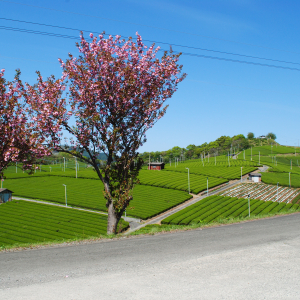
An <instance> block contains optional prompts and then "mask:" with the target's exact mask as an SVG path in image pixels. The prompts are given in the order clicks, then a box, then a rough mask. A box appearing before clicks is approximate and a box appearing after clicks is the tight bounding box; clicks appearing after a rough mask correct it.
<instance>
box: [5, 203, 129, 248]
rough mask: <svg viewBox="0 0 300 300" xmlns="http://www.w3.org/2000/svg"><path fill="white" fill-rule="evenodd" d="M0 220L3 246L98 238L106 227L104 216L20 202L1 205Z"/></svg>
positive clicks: (126, 224)
mask: <svg viewBox="0 0 300 300" xmlns="http://www.w3.org/2000/svg"><path fill="white" fill-rule="evenodd" d="M0 220H1V232H0V247H1V246H11V245H26V244H32V243H39V242H59V241H67V240H76V239H83V238H90V237H99V236H100V235H105V234H106V227H107V217H106V216H104V215H100V214H97V213H91V212H84V211H78V210H75V209H69V208H64V207H57V206H53V205H46V204H38V203H33V202H27V201H20V200H18V201H12V202H8V203H5V204H2V205H0ZM120 226H121V227H122V226H125V227H127V226H128V223H127V222H124V221H122V222H121V225H120ZM121 227H120V229H121Z"/></svg>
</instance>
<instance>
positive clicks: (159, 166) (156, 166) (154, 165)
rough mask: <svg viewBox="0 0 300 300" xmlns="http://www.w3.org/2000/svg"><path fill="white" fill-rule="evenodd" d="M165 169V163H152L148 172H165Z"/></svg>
mask: <svg viewBox="0 0 300 300" xmlns="http://www.w3.org/2000/svg"><path fill="white" fill-rule="evenodd" d="M164 168H165V163H163V162H151V163H150V164H148V170H163V169H164Z"/></svg>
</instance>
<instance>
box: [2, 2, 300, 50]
mask: <svg viewBox="0 0 300 300" xmlns="http://www.w3.org/2000/svg"><path fill="white" fill-rule="evenodd" d="M0 1H1V2H6V3H12V4H17V5H23V6H28V7H34V8H39V9H45V10H52V11H56V12H62V13H67V14H73V15H79V16H84V17H89V18H97V19H102V20H108V21H113V22H120V23H125V24H131V25H137V26H143V27H148V28H153V29H159V30H165V31H169V32H176V33H181V34H188V35H192V36H198V37H205V38H209V39H213V40H219V41H224V42H229V43H234V44H240V45H246V46H252V47H258V48H264V49H270V50H275V51H281V52H288V53H295V54H300V53H299V52H294V51H288V50H283V49H277V48H272V47H266V46H261V45H256V44H250V43H242V42H237V41H232V40H227V39H221V38H217V37H212V36H207V35H202V34H197V33H191V32H185V31H179V30H174V29H169V28H163V27H156V26H151V25H146V24H140V23H134V22H129V21H124V20H118V19H111V18H105V17H100V16H94V15H88V14H83V13H77V12H72V11H67V10H60V9H56V8H49V7H44V6H37V5H32V4H25V3H19V2H14V1H7V0H0Z"/></svg>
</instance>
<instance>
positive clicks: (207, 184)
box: [206, 177, 208, 196]
mask: <svg viewBox="0 0 300 300" xmlns="http://www.w3.org/2000/svg"><path fill="white" fill-rule="evenodd" d="M206 191H207V193H206V194H207V196H208V177H207V182H206Z"/></svg>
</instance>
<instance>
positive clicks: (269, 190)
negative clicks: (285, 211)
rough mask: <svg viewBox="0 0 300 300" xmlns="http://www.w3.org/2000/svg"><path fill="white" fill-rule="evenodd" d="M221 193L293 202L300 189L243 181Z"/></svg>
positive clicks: (238, 196) (223, 194)
mask: <svg viewBox="0 0 300 300" xmlns="http://www.w3.org/2000/svg"><path fill="white" fill-rule="evenodd" d="M220 195H222V196H230V197H237V198H247V197H248V195H250V197H251V198H252V199H260V200H263V201H276V202H285V203H291V202H292V201H293V199H294V198H295V197H297V196H298V195H300V190H299V189H294V188H289V187H281V186H278V188H277V186H275V185H269V184H264V183H242V184H239V185H238V186H236V187H234V188H231V189H228V190H226V191H224V192H222V193H220Z"/></svg>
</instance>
